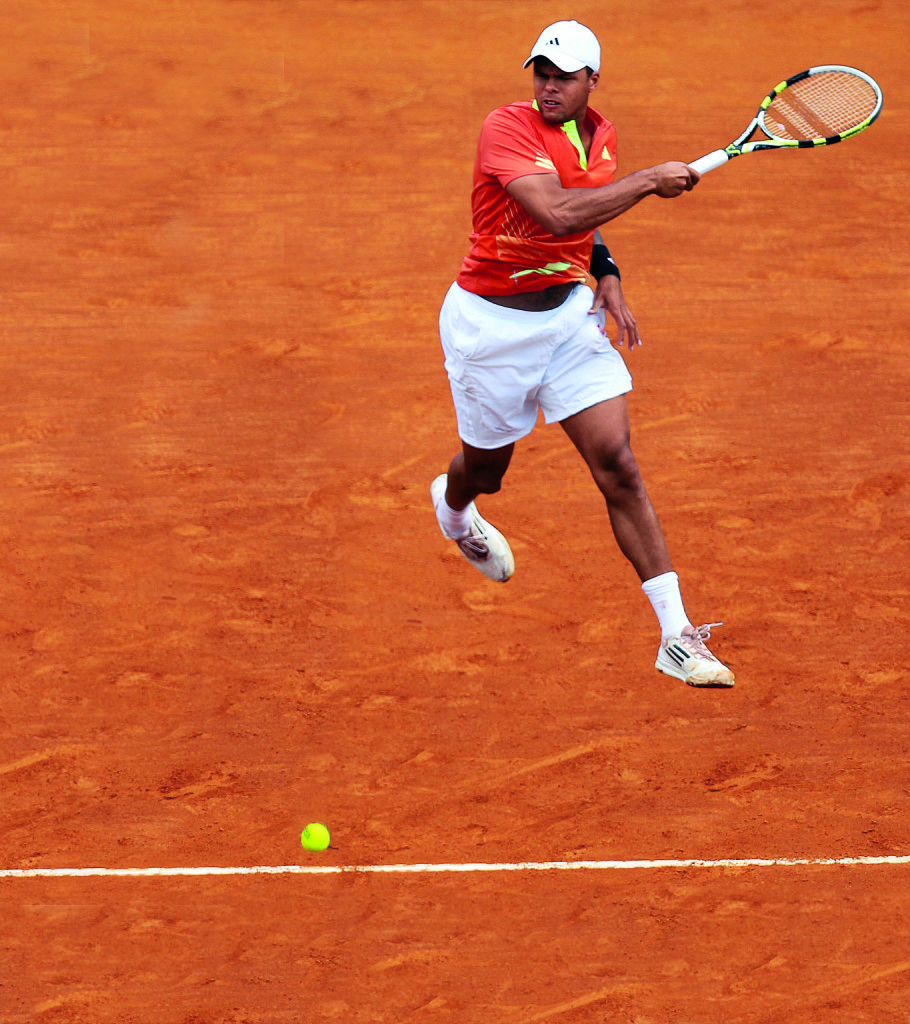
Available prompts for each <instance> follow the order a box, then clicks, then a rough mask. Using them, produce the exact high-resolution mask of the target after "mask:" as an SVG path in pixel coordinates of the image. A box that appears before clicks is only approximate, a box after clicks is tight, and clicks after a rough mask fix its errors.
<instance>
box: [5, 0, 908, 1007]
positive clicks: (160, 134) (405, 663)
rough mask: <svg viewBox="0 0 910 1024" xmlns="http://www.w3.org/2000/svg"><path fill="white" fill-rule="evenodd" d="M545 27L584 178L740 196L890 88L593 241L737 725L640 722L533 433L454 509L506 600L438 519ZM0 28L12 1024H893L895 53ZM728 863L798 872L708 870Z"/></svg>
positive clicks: (662, 691) (688, 709)
mask: <svg viewBox="0 0 910 1024" xmlns="http://www.w3.org/2000/svg"><path fill="white" fill-rule="evenodd" d="M557 17H577V18H578V19H579V20H581V21H584V22H586V23H588V24H590V25H591V26H592V27H593V28H594V29H595V31H597V32H598V33H599V34H600V36H601V39H602V41H603V42H604V44H605V51H606V64H605V69H604V71H605V73H604V76H603V79H602V83H601V87H600V89H599V90H598V94H596V96H597V100H596V102H595V105H596V106H598V107H599V108H600V109H602V110H603V111H604V112H606V113H607V114H608V115H609V116H610V117H611V118H612V119H613V120H614V121H615V122H616V124H617V126H618V131H619V138H620V171H621V173H625V172H628V171H630V170H633V169H636V168H638V167H642V166H648V165H650V164H654V163H658V162H660V161H662V160H664V159H670V158H679V159H687V160H691V159H694V158H696V157H698V156H701V155H702V154H703V153H706V152H708V151H709V150H712V149H714V148H716V147H717V146H721V145H724V144H725V143H727V142H728V141H730V139H731V138H732V137H733V136H735V135H736V134H738V133H739V131H740V130H741V129H742V128H743V127H745V124H746V122H747V120H748V119H749V117H750V116H751V114H752V113H753V112H754V109H755V108H756V106H757V104H758V101H759V100H760V99H761V98H762V96H763V95H764V94H765V93H766V92H767V91H768V90H769V89H770V88H771V87H772V86H773V85H775V84H776V83H777V82H778V81H780V80H781V79H782V78H784V77H786V76H788V75H790V74H792V73H795V72H796V71H799V70H801V69H803V68H804V67H808V66H811V65H813V64H820V63H828V62H840V63H846V64H853V65H855V66H857V67H860V68H862V69H864V70H866V71H868V72H870V73H872V74H873V75H875V76H876V77H877V78H878V79H879V80H880V82H881V83H882V86H883V88H884V92H885V112H884V114H883V115H882V117H881V119H880V120H879V122H878V123H877V124H876V125H874V126H873V128H872V129H870V130H869V131H868V132H867V133H865V134H864V135H861V136H859V137H858V138H856V139H853V140H850V141H849V142H846V143H844V144H843V145H841V146H836V147H832V148H831V149H829V150H820V151H816V152H811V153H774V154H762V155H758V156H754V157H745V158H743V159H741V160H738V161H736V162H734V163H733V164H730V165H729V166H727V167H724V168H721V169H719V170H717V171H714V172H712V173H711V174H710V175H707V176H706V177H705V179H704V180H703V182H702V184H701V185H700V186H699V187H698V189H697V190H696V191H694V192H693V193H692V194H690V195H687V196H685V197H683V198H681V199H679V200H675V201H662V200H658V199H650V200H647V201H645V202H643V203H642V204H641V205H640V206H639V207H637V208H636V209H635V210H633V211H632V212H631V213H629V214H627V215H626V216H625V217H623V218H622V219H621V220H619V221H617V222H616V223H614V224H612V225H610V226H609V227H608V229H607V231H606V237H607V240H608V242H609V244H610V246H611V248H612V250H613V252H614V254H615V255H616V257H617V260H618V262H619V263H620V265H621V266H622V269H623V280H624V287H625V292H626V296H627V299H628V301H629V304H630V306H631V307H632V308H633V310H634V312H635V313H636V315H637V317H638V320H639V324H640V326H641V331H642V336H643V338H644V339H645V345H644V346H643V347H642V348H641V349H640V350H639V351H637V352H636V353H634V355H632V356H629V357H628V361H629V364H630V366H631V369H632V372H633V375H634V378H635V387H636V389H635V392H634V393H633V395H632V397H631V410H632V417H633V445H634V448H635V451H636V454H637V457H638V460H639V463H640V465H641V467H642V470H643V474H644V476H645V479H646V481H647V483H648V486H649V490H650V493H651V496H652V499H653V500H654V503H655V505H656V506H657V508H658V510H659V512H660V514H661V518H662V521H663V524H664V528H665V531H666V533H667V535H668V539H669V542H670V546H671V550H672V551H673V553H674V559H675V562H676V566H677V568H678V570H679V572H680V575H681V577H682V580H683V594H684V597H685V599H686V604H687V608H688V610H689V612H690V614H691V615H692V616H693V617H694V618H695V620H696V621H697V622H702V621H717V620H723V621H724V623H725V625H724V626H723V627H722V628H720V629H716V630H715V631H714V637H713V639H712V646H713V648H714V650H715V651H716V652H717V653H718V655H719V656H720V657H721V658H722V659H723V660H724V661H725V662H727V663H728V664H730V665H731V667H733V668H734V669H735V671H736V674H737V685H736V687H735V688H734V689H733V690H732V691H699V690H694V689H691V688H688V687H686V686H684V685H683V684H682V683H676V682H674V681H673V680H670V679H668V678H666V677H663V676H660V675H659V674H658V673H657V672H655V671H654V669H653V661H654V656H655V653H656V644H657V639H658V637H657V634H656V632H655V626H654V622H653V617H652V613H651V611H650V608H649V607H648V606H647V602H646V600H645V598H644V597H643V595H642V594H641V592H640V590H639V587H638V581H637V579H636V578H635V576H634V573H633V572H632V570H631V568H630V567H629V566H628V565H627V563H626V562H625V561H624V560H623V559H622V557H621V556H620V555H619V554H618V552H617V550H616V548H615V545H614V542H613V538H612V535H611V533H610V531H609V528H608V525H607V521H606V517H605V515H604V512H603V508H602V503H601V499H600V497H599V495H598V494H597V493H596V491H595V489H594V487H593V484H592V483H591V482H590V481H589V479H588V477H587V473H586V471H585V470H584V468H583V467H582V465H581V462H580V460H579V459H578V458H577V456H576V455H575V454H574V451H572V450H571V449H570V446H569V443H568V442H567V440H566V439H565V438H564V435H563V434H562V431H561V430H560V429H559V428H558V427H552V428H544V427H543V426H540V427H539V428H538V430H537V431H536V432H535V433H534V434H533V435H532V436H531V437H530V438H528V439H527V440H526V441H525V442H524V443H522V444H521V445H520V446H519V448H518V450H517V452H516V455H515V459H514V461H513V465H512V469H511V471H510V474H509V477H508V479H507V486H506V488H505V489H504V490H503V492H502V493H501V494H500V495H498V496H496V497H495V498H491V499H488V500H487V501H486V502H485V503H481V508H482V510H483V511H484V512H485V513H486V514H487V515H488V516H489V518H490V519H492V521H493V522H495V523H496V524H497V525H499V526H500V527H501V528H502V529H503V531H504V532H505V533H506V534H507V536H508V537H509V538H510V540H511V542H512V546H513V550H514V551H515V555H516V560H517V571H516V574H515V576H514V578H513V579H512V581H510V582H509V583H508V585H506V586H499V585H496V584H493V583H489V582H487V581H486V580H485V579H483V578H482V577H481V576H480V575H479V574H478V573H476V572H474V571H473V570H472V569H471V568H470V567H469V566H467V565H466V564H465V563H464V562H463V561H462V560H461V559H460V557H459V556H458V554H457V553H456V552H455V551H454V548H452V549H451V550H450V546H449V545H447V544H446V542H445V541H444V540H443V538H442V537H441V536H440V534H439V532H438V529H437V526H436V522H435V519H434V517H433V514H432V510H431V508H430V505H429V500H428V495H429V484H430V481H431V480H432V479H433V477H434V476H436V474H437V473H439V472H442V471H443V470H444V469H445V467H446V465H447V463H448V460H449V458H450V457H451V456H452V455H453V454H454V452H455V450H456V448H457V437H456V432H455V424H454V418H453V415H452V412H451V408H450V400H449V395H448V386H447V382H446V379H445V375H444V372H443V369H442V361H441V354H440V351H439V348H438V339H437V334H436V316H437V312H438V307H439V304H440V302H441V299H442V296H443V294H444V292H445V290H446V288H447V287H448V285H449V283H450V281H451V279H452V277H453V276H454V274H455V273H456V271H457V269H458V266H459V264H460V261H461V258H462V256H463V254H464V251H465V246H466V237H467V234H468V231H469V223H470V222H469V209H468V192H469V187H470V172H471V166H472V162H473V154H474V146H475V143H476V137H477V131H478V128H479V125H480V122H481V120H482V118H483V117H484V116H485V115H486V113H488V112H489V110H491V109H492V108H493V107H495V106H497V105H499V104H501V103H504V102H509V101H511V100H513V99H518V98H526V97H527V96H528V95H529V91H530V82H529V75H528V73H527V72H523V71H522V70H521V68H520V65H521V62H522V61H523V59H524V57H525V56H526V54H527V50H528V49H529V48H530V45H531V43H532V42H533V39H534V37H535V36H536V35H537V33H538V31H539V30H540V29H541V28H542V27H543V26H544V25H545V24H547V23H548V22H550V21H552V20H554V18H557ZM0 25H2V29H3V34H4V37H5V40H6V42H5V45H4V57H3V61H2V66H0V82H2V87H3V92H2V95H3V102H2V105H0V142H2V145H0V175H2V182H3V187H2V189H0V261H2V287H0V372H2V380H3V396H4V398H3V402H2V405H0V467H2V475H0V480H2V490H0V559H2V580H3V602H2V609H0V628H2V646H0V650H2V673H0V681H2V691H0V711H2V718H0V728H2V737H3V755H2V759H0V760H2V763H0V784H2V814H0V831H2V836H3V839H2V856H0V868H2V869H3V871H4V872H5V874H4V876H3V877H2V878H0V894H2V919H0V932H2V940H3V965H2V966H3V971H2V989H0V1020H2V1022H3V1024H32V1022H35V1024H322V1022H337V1024H362V1022H363V1024H365V1022H371V1024H372V1022H381V1024H424V1022H426V1024H526V1022H527V1024H530V1022H536V1021H546V1022H552V1024H835V1022H836V1024H899V1022H900V1024H904V1022H906V1021H907V1020H908V1014H910V927H908V910H910V863H908V862H907V861H906V859H903V860H902V859H901V858H905V857H906V855H907V853H908V840H910V827H908V819H907V800H908V789H910V783H908V762H910V758H908V745H910V740H908V731H907V720H908V713H910V694H908V690H907V685H906V681H907V664H908V643H907V635H908V630H910V600H908V599H910V578H908V565H910V514H908V496H910V460H908V455H907V439H908V436H910V400H908V395H910V359H908V356H907V332H908V326H910V325H908V319H910V318H908V294H910V291H908V284H907V281H908V269H910V257H908V245H907V237H908V230H910V214H908V207H907V194H906V187H907V186H906V183H907V177H908V160H907V156H908V147H907V143H906V124H907V119H908V115H910V110H908V105H910V86H908V83H907V77H906V48H907V40H908V37H910V13H908V8H907V6H906V5H905V4H903V3H899V2H898V0H885V2H883V3H870V4H863V3H860V2H847V0H834V2H827V0H822V2H820V3H818V4H814V5H807V6H805V7H803V8H794V7H793V5H791V4H788V3H783V2H781V0H767V2H763V3H761V4H747V3H740V2H738V0H720V2H718V3H714V4H711V5H703V4H700V3H696V2H694V0H681V2H675V3H672V4H671V3H670V2H669V0H664V2H663V3H658V2H657V0H634V2H633V0H619V2H618V3H614V4H611V5H609V7H607V6H603V5H597V4H592V3H585V2H580V3H578V4H576V5H575V6H574V7H561V8H560V9H559V10H554V9H553V7H552V6H551V5H550V4H545V3H542V2H540V0H527V2H521V3H518V2H505V0H486V2H479V0H478V2H455V0H452V2H444V0H438V2H429V0H414V2H407V3H405V2H403V0H397V2H396V0H387V2H385V3H380V2H373V0H335V2H329V3H325V4H323V3H316V2H315V0H303V2H292V0H259V2H228V0H193V2H192V3H178V2H176V0H174V2H162V0H145V2H143V3H136V4H132V3H129V4H127V3H120V2H116V0H73V2H67V3H63V2H60V0H49V2H48V3H45V4H40V5H39V4H37V3H34V2H27V0H6V3H5V4H4V5H3V7H2V9H0ZM309 821H324V822H325V823H326V824H328V825H329V827H330V828H331V830H332V838H333V841H332V848H331V849H329V850H328V851H326V852H325V853H323V854H307V853H305V852H304V851H303V850H302V849H301V848H300V844H299V834H300V830H301V829H302V827H303V826H304V825H305V824H306V823H307V822H309ZM889 857H890V858H896V860H892V861H891V862H880V863H872V862H868V861H865V860H861V858H889ZM756 858H759V859H762V858H764V859H771V860H776V859H779V858H789V859H794V860H797V861H802V862H803V863H797V864H789V865H788V864H781V863H777V864H772V865H764V866H755V865H746V866H742V865H741V866H723V865H720V864H718V863H716V862H718V861H721V860H729V859H745V860H750V859H756ZM693 859H700V860H703V861H705V862H708V863H706V864H701V865H691V864H686V865H679V864H677V865H676V866H667V865H664V866H661V865H660V864H659V863H655V862H660V861H665V860H671V861H690V860H693ZM818 859H829V860H830V859H833V860H837V861H840V863H836V864H830V863H829V864H819V863H809V862H813V861H816V860H818ZM578 861H584V862H594V863H595V864H596V865H597V866H593V867H585V868H582V869H577V870H558V869H555V868H554V869H550V870H498V871H491V870H486V871H481V870H469V871H454V870H434V871H421V872H413V873H404V872H391V873H380V872H375V871H372V872H364V871H359V872H358V871H353V870H345V871H342V872H339V873H334V874H287V873H285V874H275V875H266V874H262V873H252V874H240V873H237V872H236V871H234V872H233V873H227V874H223V875H214V876H213V875H201V876H195V875H185V874H182V875H167V876H154V875H153V876H149V875H143V874H135V875H92V876H80V875H77V874H75V873H73V872H74V871H75V869H83V868H104V869H124V868H129V869H149V868H174V869H184V868H185V869H190V868H207V867H221V868H226V869H239V868H255V867H281V866H294V865H301V866H305V867H312V866H326V867H336V868H339V867H340V868H345V869H351V868H354V867H357V866H360V867H377V866H384V865H431V866H437V867H438V866H440V865H449V866H463V865H488V866H489V865H494V866H503V865H518V864H525V863H532V864H541V863H549V862H565V863H569V862H578ZM628 861H641V862H646V863H645V865H644V866H639V867H623V866H622V865H624V864H625V862H628ZM610 864H614V866H612V867H611V866H609V865H610ZM51 869H63V870H62V873H60V874H35V875H22V874H10V872H15V871H19V872H22V871H25V870H31V871H38V872H42V871H43V872H48V871H49V870H51ZM67 872H70V873H67Z"/></svg>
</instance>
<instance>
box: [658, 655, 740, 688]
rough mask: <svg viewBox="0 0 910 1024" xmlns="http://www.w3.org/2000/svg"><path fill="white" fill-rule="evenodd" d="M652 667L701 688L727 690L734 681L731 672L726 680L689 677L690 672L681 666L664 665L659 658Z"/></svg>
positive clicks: (688, 684)
mask: <svg viewBox="0 0 910 1024" xmlns="http://www.w3.org/2000/svg"><path fill="white" fill-rule="evenodd" d="M654 667H655V668H656V669H657V671H658V672H663V674H664V675H665V676H672V677H673V678H674V679H678V680H680V682H683V683H685V684H686V685H687V686H697V687H698V688H699V689H702V690H706V689H707V690H729V689H730V687H731V686H733V685H734V683H735V682H736V680H735V679H734V678H733V676H732V673H731V676H730V680H729V681H728V682H726V681H722V680H719V679H707V680H704V681H703V680H700V679H692V678H690V673H687V672H685V671H683V669H681V668H677V667H676V666H675V665H673V666H670V665H666V664H664V662H662V661H661V660H660V659H659V658H658V660H657V661H655V662H654ZM725 667H726V666H725ZM726 671H727V672H729V671H730V670H729V669H726Z"/></svg>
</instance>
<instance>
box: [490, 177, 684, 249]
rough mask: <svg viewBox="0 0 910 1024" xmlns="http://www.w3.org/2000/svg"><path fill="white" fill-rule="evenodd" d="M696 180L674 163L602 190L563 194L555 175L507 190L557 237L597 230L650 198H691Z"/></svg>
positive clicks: (522, 180) (574, 190) (528, 180)
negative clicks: (685, 196)
mask: <svg viewBox="0 0 910 1024" xmlns="http://www.w3.org/2000/svg"><path fill="white" fill-rule="evenodd" d="M698 179H699V174H698V172H697V171H694V170H693V169H692V168H691V167H689V165H688V164H685V163H682V162H681V161H676V160H674V161H669V162H668V163H663V164H657V165H655V166H654V167H648V168H645V169H644V170H641V171H634V172H633V173H632V174H627V175H626V176H625V177H624V178H620V179H619V181H616V182H614V183H613V184H611V185H603V186H602V187H601V188H563V186H562V184H561V182H560V180H559V176H558V175H556V174H527V175H524V176H522V177H521V178H515V179H514V181H511V182H509V184H508V185H507V186H506V190H507V191H508V192H509V194H510V195H511V196H512V197H513V198H515V199H517V200H518V202H519V203H521V205H522V206H523V207H524V208H525V209H526V210H527V211H528V213H529V214H530V215H531V216H532V217H533V218H534V220H536V221H537V223H538V224H540V226H541V227H543V228H545V229H546V230H547V231H549V232H550V234H551V235H556V236H557V237H559V236H562V235H574V234H577V233H578V232H580V231H590V230H591V229H592V228H597V227H599V226H600V225H601V224H605V223H606V222H607V221H610V220H613V219H614V218H616V217H619V216H620V215H621V214H623V213H625V212H626V211H627V210H631V209H632V207H633V206H635V205H637V204H638V203H640V202H641V200H642V199H644V198H645V197H646V196H651V195H656V196H660V197H661V198H663V199H673V198H675V197H676V196H679V195H682V194H683V192H690V191H691V190H692V189H693V188H694V187H695V185H696V184H697V182H698Z"/></svg>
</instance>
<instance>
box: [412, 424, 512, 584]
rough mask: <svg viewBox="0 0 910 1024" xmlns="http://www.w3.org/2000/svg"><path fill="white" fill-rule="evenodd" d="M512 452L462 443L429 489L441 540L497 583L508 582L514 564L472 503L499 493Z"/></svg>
mask: <svg viewBox="0 0 910 1024" xmlns="http://www.w3.org/2000/svg"><path fill="white" fill-rule="evenodd" d="M514 448H515V445H514V444H508V445H506V446H505V447H503V448H494V449H489V450H488V449H484V448H475V447H474V446H473V445H469V444H467V443H466V442H464V441H462V450H461V451H460V452H459V453H458V455H456V456H455V458H454V459H452V461H451V463H450V464H449V471H448V473H443V474H442V475H441V476H438V477H437V478H436V479H435V480H434V481H433V483H432V486H431V487H430V494H431V496H432V499H433V507H434V509H435V511H436V520H437V522H438V523H439V528H440V530H442V533H443V536H445V537H448V538H449V539H450V540H454V541H455V543H456V544H457V545H458V550H459V551H460V552H461V553H462V555H464V557H465V558H466V559H467V560H468V561H469V562H470V563H471V565H473V566H474V567H475V568H476V569H478V570H479V571H480V572H482V573H483V574H484V576H486V577H488V578H489V579H491V580H495V581H496V582H497V583H505V582H506V580H508V579H509V577H510V576H511V575H512V573H513V572H514V571H515V560H514V558H513V557H512V551H511V549H510V548H509V545H508V542H507V541H506V539H505V537H503V535H502V534H501V533H500V532H499V530H497V529H496V527H495V526H492V525H491V524H490V523H488V522H487V521H486V520H485V519H484V518H483V516H481V515H480V513H479V512H478V511H477V506H476V505H475V504H474V499H475V498H476V497H477V496H478V495H479V494H495V493H496V492H497V491H498V490H499V488H500V487H501V486H502V478H503V476H505V472H506V470H507V469H508V468H509V462H510V461H511V459H512V452H513V451H514Z"/></svg>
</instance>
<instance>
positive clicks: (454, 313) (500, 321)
mask: <svg viewBox="0 0 910 1024" xmlns="http://www.w3.org/2000/svg"><path fill="white" fill-rule="evenodd" d="M593 301H594V293H593V292H592V291H591V289H590V288H588V287H587V286H586V285H583V284H580V285H577V286H576V287H575V288H573V289H572V291H571V292H570V293H569V297H568V298H567V299H566V301H565V302H564V303H563V304H562V305H561V306H558V307H557V308H556V309H550V310H546V311H545V312H541V313H529V312H527V311H525V310H523V309H509V308H508V307H506V306H498V305H496V303H494V302H488V301H487V300H486V299H482V298H481V297H480V296H479V295H474V294H473V293H472V292H469V291H465V289H464V288H461V287H460V286H459V285H457V284H453V285H452V287H451V288H450V289H449V291H448V293H447V295H446V297H445V301H444V302H443V304H442V309H441V310H440V313H439V335H440V338H441V339H442V348H443V351H444V353H445V367H446V371H447V373H448V375H449V383H450V385H451V388H452V398H453V400H454V402H455V415H456V417H457V420H458V434H459V436H460V437H461V439H462V440H463V441H466V442H467V443H468V444H469V445H472V446H473V447H475V448H487V449H489V448H501V447H503V446H504V445H507V444H511V443H512V442H514V441H518V440H520V439H521V438H523V437H526V436H527V435H528V434H530V433H531V431H532V430H533V429H534V425H535V423H536V422H537V414H538V410H541V411H542V412H543V415H544V420H545V421H546V422H547V423H558V422H559V421H561V420H564V419H566V418H567V417H568V416H574V415H575V413H578V412H581V411H582V410H583V409H588V408H590V406H592V405H596V404H597V403H598V402H604V401H606V400H607V399H609V398H616V397H617V396H618V395H624V394H626V393H627V392H629V391H631V390H632V377H631V376H630V374H629V371H628V370H627V369H626V364H625V362H624V361H623V358H622V356H621V355H620V354H619V352H617V351H616V349H615V348H613V346H612V345H611V344H610V339H609V338H608V337H607V335H606V333H605V320H606V318H605V315H604V312H603V310H600V311H599V312H597V313H589V312H588V310H589V309H590V308H591V305H592V303H593Z"/></svg>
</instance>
